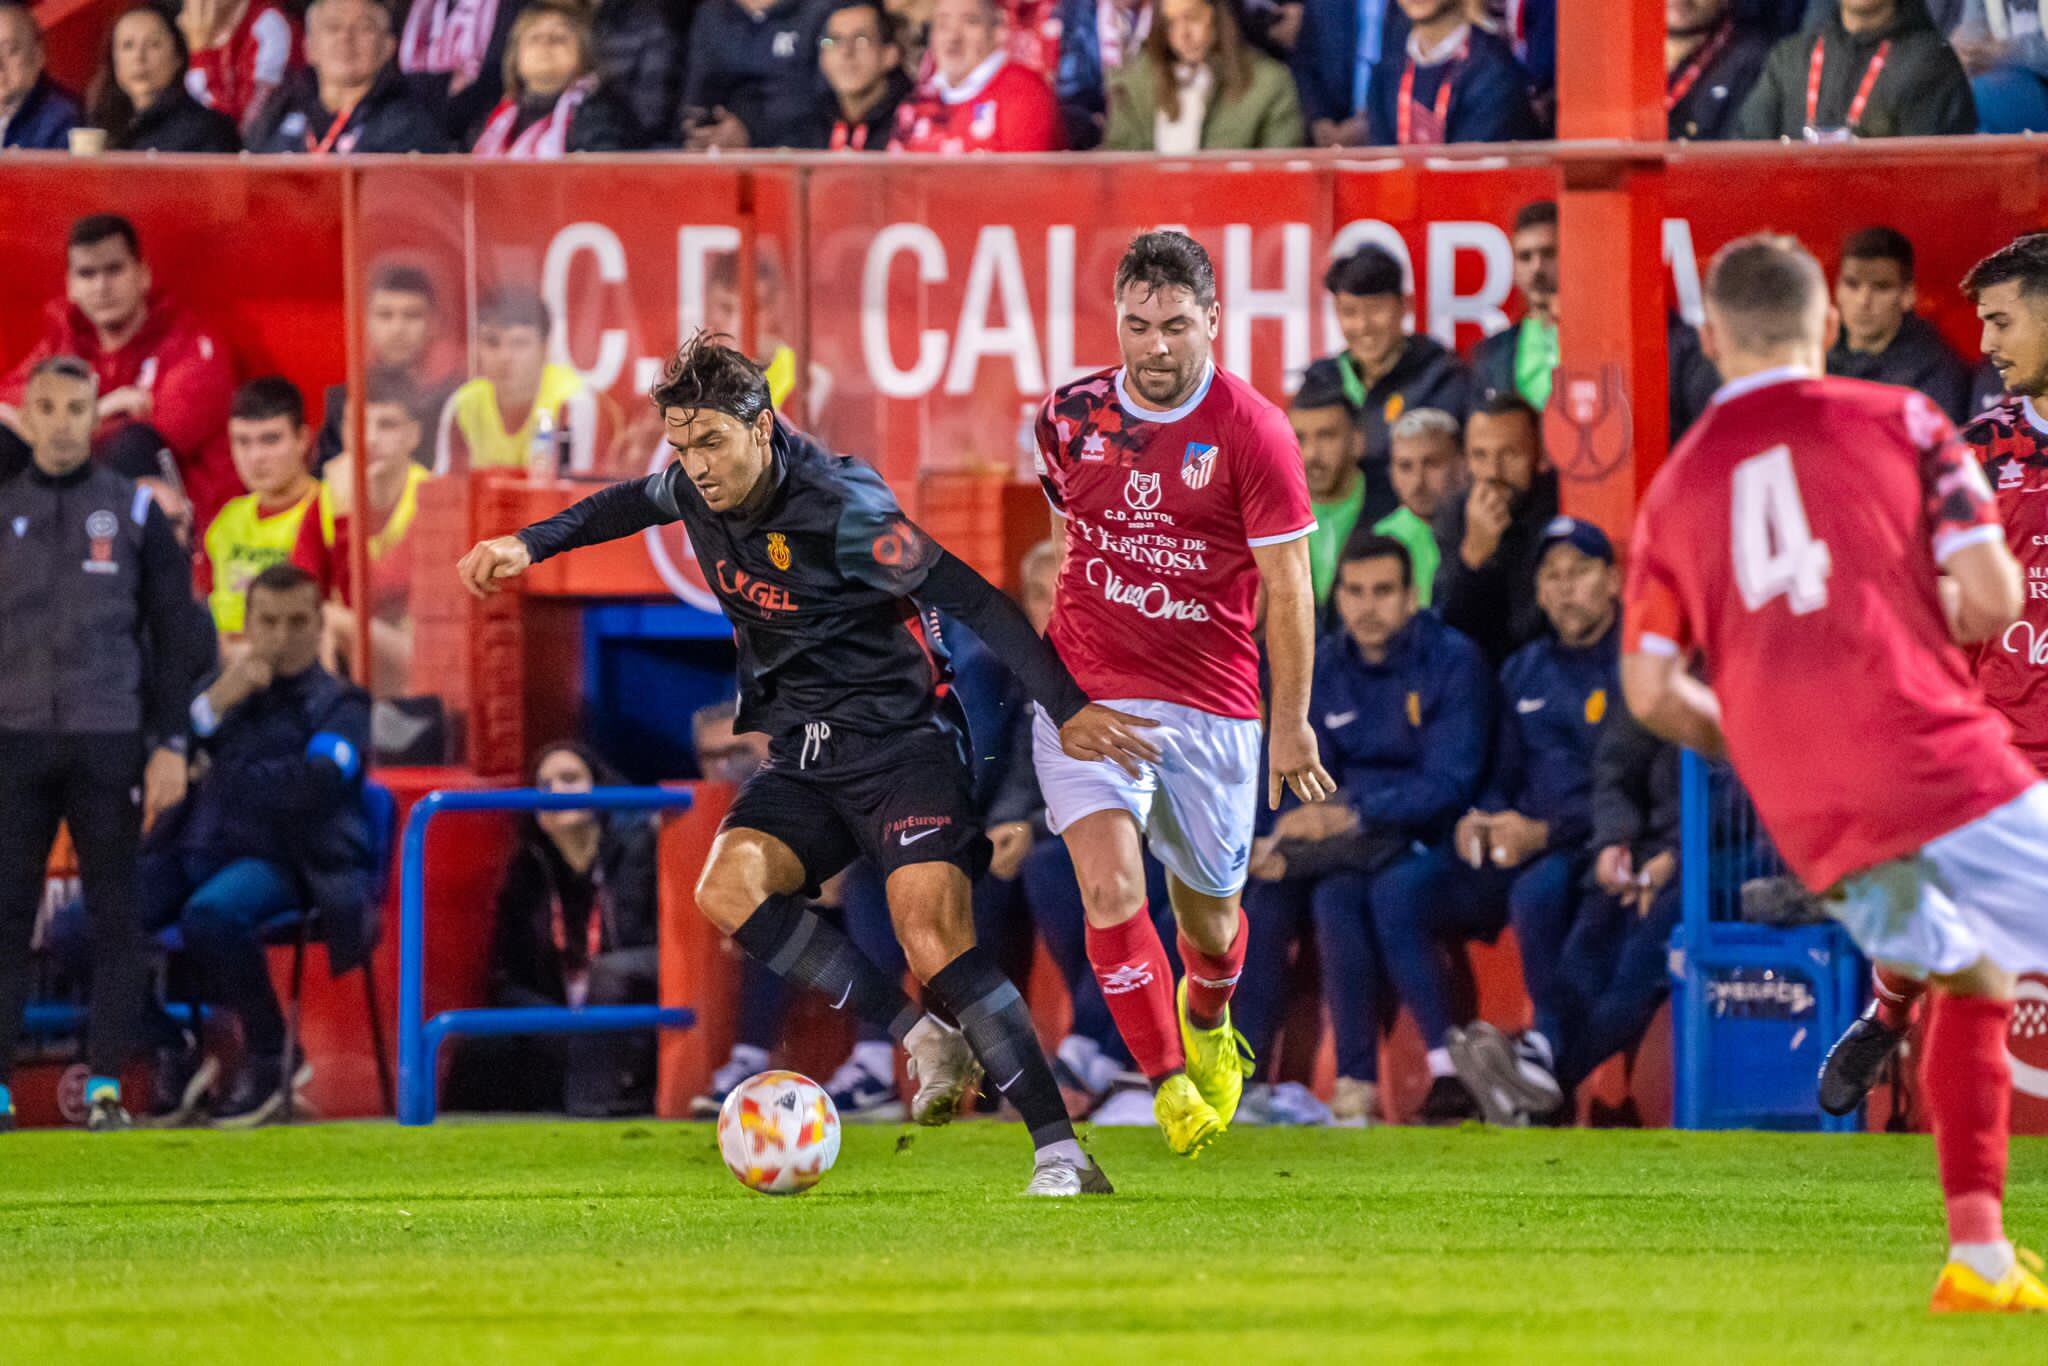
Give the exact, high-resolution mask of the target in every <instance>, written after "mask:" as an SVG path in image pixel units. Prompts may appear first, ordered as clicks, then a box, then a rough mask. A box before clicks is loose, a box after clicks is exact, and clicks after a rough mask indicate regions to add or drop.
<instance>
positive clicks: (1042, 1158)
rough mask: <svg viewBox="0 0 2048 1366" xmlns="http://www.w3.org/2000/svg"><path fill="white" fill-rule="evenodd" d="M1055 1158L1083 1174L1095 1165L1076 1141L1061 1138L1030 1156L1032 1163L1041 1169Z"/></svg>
mask: <svg viewBox="0 0 2048 1366" xmlns="http://www.w3.org/2000/svg"><path fill="white" fill-rule="evenodd" d="M1055 1158H1058V1159H1061V1160H1062V1161H1066V1162H1071V1163H1073V1164H1074V1166H1075V1167H1077V1168H1079V1169H1080V1170H1081V1171H1084V1172H1085V1171H1087V1170H1088V1169H1089V1168H1090V1167H1092V1166H1094V1165H1095V1163H1094V1162H1093V1161H1091V1160H1090V1159H1089V1157H1088V1150H1087V1149H1086V1148H1083V1147H1082V1146H1081V1144H1080V1142H1079V1141H1078V1140H1076V1139H1071V1138H1062V1139H1060V1140H1059V1141H1057V1142H1054V1143H1048V1144H1046V1145H1045V1146H1044V1147H1043V1148H1040V1149H1039V1150H1038V1151H1037V1152H1036V1153H1034V1154H1032V1161H1034V1162H1035V1163H1037V1164H1038V1165H1039V1166H1041V1167H1043V1166H1044V1165H1045V1164H1046V1163H1048V1162H1050V1161H1052V1160H1053V1159H1055Z"/></svg>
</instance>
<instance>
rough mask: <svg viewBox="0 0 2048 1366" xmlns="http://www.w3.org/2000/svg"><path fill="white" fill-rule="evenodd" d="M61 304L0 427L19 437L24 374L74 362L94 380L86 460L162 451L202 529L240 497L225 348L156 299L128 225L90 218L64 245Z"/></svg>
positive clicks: (4, 399)
mask: <svg viewBox="0 0 2048 1366" xmlns="http://www.w3.org/2000/svg"><path fill="white" fill-rule="evenodd" d="M64 278H65V298H63V299H60V300H55V301H53V302H52V303H51V304H50V307H49V310H48V317H47V321H46V325H45V327H44V331H43V335H42V337H41V338H40V339H38V340H37V342H36V344H35V346H34V347H33V348H31V349H30V351H29V353H28V355H26V356H24V357H23V358H22V359H21V361H20V363H19V364H17V365H16V366H15V367H14V370H13V372H12V373H11V374H9V375H8V376H7V378H6V379H5V380H4V381H0V425H5V426H7V427H9V428H12V429H14V431H15V432H16V433H17V434H19V430H20V415H19V413H18V412H17V411H16V405H18V404H19V403H20V402H21V399H22V394H23V393H24V392H25V391H26V390H27V388H28V377H29V373H30V372H31V371H32V370H34V369H35V367H36V366H37V365H39V364H41V363H42V362H43V361H44V360H46V359H48V358H49V357H51V356H55V355H74V356H78V357H79V358H81V359H83V360H84V361H85V362H86V363H87V364H89V365H91V366H92V368H93V372H94V374H96V375H97V376H98V378H99V425H98V426H97V428H95V430H94V432H93V454H94V456H95V457H96V458H99V459H112V458H114V457H115V456H116V455H117V454H118V453H120V452H122V451H128V450H138V449H139V450H142V451H143V452H144V453H145V455H148V456H153V455H154V454H155V452H156V451H157V450H159V449H164V448H168V449H169V450H170V452H171V455H172V457H173V458H174V459H175V460H176V462H177V467H178V474H179V477H180V478H182V479H183V480H184V481H185V492H186V494H187V496H188V497H190V499H191V500H192V507H193V511H194V514H195V516H196V518H197V521H198V524H199V525H200V526H205V525H206V524H207V523H208V522H210V521H212V520H213V515H214V513H216V512H218V511H220V506H221V504H222V503H225V502H226V501H227V500H228V499H229V498H231V497H233V496H234V495H236V494H238V493H240V492H242V481H241V480H240V479H239V478H237V477H236V476H235V467H234V462H233V461H232V460H231V459H230V458H229V456H228V404H229V401H230V400H231V399H232V398H233V397H234V390H235V375H234V367H233V365H232V364H231V363H230V362H229V359H228V352H227V348H226V347H225V346H223V345H222V344H221V343H220V342H219V341H217V340H216V339H215V338H214V336H213V334H212V333H211V332H209V331H208V330H207V329H206V328H205V327H203V326H202V325H201V324H200V323H199V322H198V320H197V319H195V318H194V317H193V316H192V315H191V314H190V313H189V312H187V311H186V310H185V309H184V308H183V307H182V306H181V305H179V304H178V303H176V302H175V301H174V300H172V299H171V298H170V297H168V296H167V295H165V294H162V293H160V292H158V291H156V290H154V289H153V288H152V287H151V286H152V280H151V277H150V271H149V267H148V265H146V264H145V263H144V262H143V259H142V248H141V245H140V239H139V238H138V237H137V236H136V235H135V227H134V225H133V224H132V223H130V222H129V221H128V220H127V219H125V218H122V217H119V216H118V215H115V214H107V213H102V214H93V215H91V216H89V217H86V218H81V219H79V220H78V221H77V222H76V223H74V224H72V225H71V233H70V236H69V237H68V238H67V239H66V242H65V276H64Z"/></svg>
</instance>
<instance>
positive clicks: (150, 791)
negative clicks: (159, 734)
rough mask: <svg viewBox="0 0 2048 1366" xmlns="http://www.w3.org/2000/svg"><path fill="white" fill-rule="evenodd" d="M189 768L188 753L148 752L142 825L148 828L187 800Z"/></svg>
mask: <svg viewBox="0 0 2048 1366" xmlns="http://www.w3.org/2000/svg"><path fill="white" fill-rule="evenodd" d="M188 773H189V771H188V770H187V768H186V767H185V756H184V755H182V754H180V753H178V752H177V751H176V750H173V749H159V750H157V751H155V752H154V753H152V754H151V755H150V756H149V765H148V767H146V768H145V769H143V771H142V828H143V830H144V831H147V830H148V829H149V827H150V826H152V825H155V824H156V818H157V817H158V816H161V815H163V814H164V812H166V811H168V810H170V809H171V808H172V807H174V806H176V805H177V804H178V803H179V802H182V801H184V800H185V783H186V778H187V776H188Z"/></svg>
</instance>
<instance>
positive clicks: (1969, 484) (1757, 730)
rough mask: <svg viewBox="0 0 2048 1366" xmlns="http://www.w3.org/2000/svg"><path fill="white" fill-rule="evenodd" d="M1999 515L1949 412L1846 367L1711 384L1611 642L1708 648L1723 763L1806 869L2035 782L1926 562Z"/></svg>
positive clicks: (1964, 816)
mask: <svg viewBox="0 0 2048 1366" xmlns="http://www.w3.org/2000/svg"><path fill="white" fill-rule="evenodd" d="M2001 534H2002V532H2001V531H2000V530H1999V525H1998V510H1997V506H1996V504H1995V503H1994V502H1993V500H1992V497H1991V490H1990V488H1989V487H1988V486H1987V485H1986V483H1985V481H1984V475H1983V471H1982V469H1981V468H1980V467H1979V465H1978V464H1977V461H1976V459H1975V458H1974V457H1973V455H1972V454H1971V451H1970V448H1969V447H1968V446H1965V445H1964V444H1963V443H1962V442H1961V441H1959V440H1958V439H1957V437H1956V433H1955V429H1954V428H1953V427H1951V426H1950V425H1949V421H1948V419H1947V418H1945V417H1943V416H1942V415H1941V412H1940V411H1939V410H1938V409H1937V408H1935V406H1934V405H1933V404H1932V403H1931V402H1929V401H1928V400H1927V399H1926V398H1925V397H1924V396H1923V395H1921V394H1918V393H1915V392H1913V391H1911V390H1907V389H1898V388H1894V387H1892V386H1891V385H1886V384H1870V383H1865V382H1863V381H1860V380H1847V379H1823V378H1816V377H1813V376H1810V375H1806V374H1803V373H1801V372H1797V371H1790V370H1774V371H1767V372H1765V373H1762V374H1757V375H1751V376H1748V377H1747V378H1745V379H1741V380H1737V381H1735V382H1734V383H1731V384H1728V385H1725V386H1723V387H1722V389H1721V391H1720V393H1718V394H1717V395H1715V398H1714V401H1713V403H1712V404H1710V405H1709V406H1708V408H1707V411H1706V414H1705V415H1704V416H1703V417H1702V418H1701V419H1700V421H1699V422H1698V423H1697V424H1696V425H1695V426H1694V427H1693V428H1692V430H1691V431H1690V432H1689V433H1687V435H1686V437H1685V439H1684V440H1683V441H1681V442H1680V443H1679V445H1678V448H1677V449H1676V450H1675V451H1673V452H1672V455H1671V458H1670V460H1669V461H1667V462H1666V464H1665V466H1664V468H1663V469H1662V470H1661V471H1659V472H1658V475H1657V478H1656V480H1655V482H1654V483H1652V484H1651V486H1650V492H1649V496H1648V497H1647V498H1645V499H1644V501H1643V506H1642V510H1641V512H1640V514H1639V515H1638V518H1637V522H1636V531H1635V542H1634V550H1633V555H1632V559H1631V563H1630V565H1629V574H1628V591H1627V644H1626V647H1625V648H1627V649H1628V650H1630V651H1643V652H1648V653H1652V654H1658V653H1678V654H1686V653H1691V652H1692V651H1695V650H1697V651H1698V652H1699V653H1700V654H1701V655H1703V656H1704V657H1705V661H1706V665H1707V669H1708V673H1709V677H1710V679H1711V681H1712V683H1713V687H1714V691H1715V693H1716V694H1717V695H1718V696H1719V697H1720V700H1721V709H1722V716H1721V724H1722V728H1723V730H1724V731H1725V733H1726V735H1727V739H1728V753H1729V757H1730V758H1731V759H1732V760H1733V761H1734V764H1735V771H1736V773H1737V775H1738V776H1739V777H1740V778H1741V779H1742V783H1743V785H1744V787H1746V788H1747V789H1748V791H1749V795H1750V799H1751V800H1752V801H1754V802H1755V803H1756V809H1757V813H1758V814H1759V815H1760V816H1762V817H1763V821H1764V825H1765V827H1766V828H1767V829H1768V830H1769V831H1770V834H1771V838H1772V840H1773V841H1774V842H1775V843H1776V844H1777V846H1778V852H1779V853H1781V854H1783V855H1784V857H1785V861H1786V863H1788V864H1789V865H1791V868H1792V871H1793V872H1795V873H1797V874H1798V875H1799V879H1800V881H1802V882H1804V883H1805V884H1806V885H1807V887H1808V888H1810V889H1812V890H1814V891H1821V890H1824V889H1826V888H1827V887H1830V886H1832V885H1833V884H1834V883H1835V882H1837V881H1839V880H1840V879H1841V878H1843V877H1844V876H1846V875H1848V874H1850V873H1855V872H1860V871H1862V870H1865V869H1868V868H1872V867H1875V866H1876V865H1878V864H1880V863H1884V862H1887V861H1888V860H1891V859H1895V858H1901V857H1904V856H1906V855H1909V854H1912V853H1913V852H1915V851H1916V850H1918V849H1920V848H1921V847H1922V846H1923V845H1925V844H1927V843H1928V842H1929V841H1931V840H1934V839H1937V838H1939V837H1940V836H1942V835H1945V834H1947V833H1949V832H1950V831H1952V830H1955V829H1957V828H1958V827H1960V826H1963V825H1967V824H1968V823H1969V822H1971V821H1973V820H1976V819H1977V818H1978V817H1980V816H1983V815H1985V814H1986V813H1988V812H1990V811H1992V810H1994V809H1995V808H1997V807H1999V806H2002V805H2004V804H2005V803H2006V802H2008V801H2011V800H2012V799H2013V798H2014V797H2017V796H2018V795H2019V794H2020V793H2021V792H2023V791H2025V790H2026V788H2027V787H2028V786H2029V785H2030V784H2031V783H2032V782H2033V781H2034V774H2033V772H2032V770H2030V769H2029V768H2028V767H2027V764H2026V762H2025V761H2024V760H2023V759H2021V758H2020V756H2019V753H2018V752H2017V751H2016V750H2014V749H2013V747H2012V743H2011V734H2012V733H2011V731H2010V729H2009V728H2008V727H2007V726H2006V724H2005V721H2004V719H2003V718H2001V717H2000V716H1999V715H1998V713H1997V712H1995V711H1993V710H1992V709H1991V708H1990V707H1989V706H1987V705H1986V704H1985V701H1984V695H1983V693H1982V692H1980V691H1979V690H1978V688H1977V686H1976V684H1975V683H1974V682H1973V681H1972V680H1971V678H1970V671H1969V662H1968V660H1967V659H1965V657H1964V655H1963V651H1962V650H1961V649H1960V648H1959V647H1958V646H1957V645H1956V644H1955V643H1954V642H1953V641H1952V640H1951V639H1950V638H1949V634H1948V626H1947V622H1946V619H1945V618H1944V616H1943V614H1942V610H1941V603H1940V600H1939V598H1938V597H1937V596H1936V591H1935V579H1936V576H1937V575H1936V566H1937V565H1939V564H1940V563H1941V562H1942V561H1943V560H1945V559H1947V558H1948V556H1950V555H1952V554H1954V553H1955V552H1956V551H1957V550H1960V549H1962V548H1963V547H1965V546H1968V545H1973V544H1976V543H1979V542H1981V541H1984V540H1986V539H1991V538H1996V537H1998V536H1999V535H2001Z"/></svg>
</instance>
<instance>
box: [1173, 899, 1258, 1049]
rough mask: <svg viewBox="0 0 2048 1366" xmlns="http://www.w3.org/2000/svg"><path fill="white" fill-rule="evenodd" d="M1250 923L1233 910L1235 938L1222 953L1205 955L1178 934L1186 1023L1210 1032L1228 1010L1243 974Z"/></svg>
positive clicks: (1250, 928) (1242, 913) (1220, 1021)
mask: <svg viewBox="0 0 2048 1366" xmlns="http://www.w3.org/2000/svg"><path fill="white" fill-rule="evenodd" d="M1251 933H1252V923H1251V921H1250V920H1248V919H1246V918H1245V913H1244V907H1242V906H1240V907H1238V908H1237V935H1236V937H1235V938H1233V939H1232V940H1231V941H1230V947H1229V948H1227V949H1225V950H1224V951H1223V952H1222V953H1218V954H1207V953H1203V952H1202V951H1201V950H1200V949H1198V948H1196V947H1195V946H1194V945H1193V944H1192V943H1190V942H1189V941H1188V936H1187V932H1186V931H1185V930H1183V931H1182V932H1181V934H1180V961H1181V966H1182V967H1183V968H1185V969H1186V970H1187V975H1188V1020H1189V1022H1190V1023H1192V1024H1193V1025H1194V1026H1195V1027H1196V1028H1198V1029H1214V1028H1215V1027H1216V1026H1217V1025H1219V1024H1221V1023H1223V1015H1224V1012H1225V1011H1227V1010H1229V1009H1230V997H1231V994H1232V993H1233V992H1235V991H1236V990H1237V979H1238V976H1239V974H1241V973H1242V972H1243V971H1244V947H1245V945H1246V944H1248V943H1250V942H1251Z"/></svg>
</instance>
